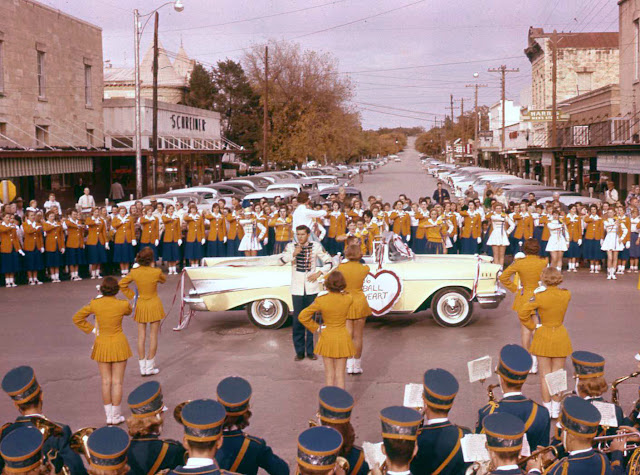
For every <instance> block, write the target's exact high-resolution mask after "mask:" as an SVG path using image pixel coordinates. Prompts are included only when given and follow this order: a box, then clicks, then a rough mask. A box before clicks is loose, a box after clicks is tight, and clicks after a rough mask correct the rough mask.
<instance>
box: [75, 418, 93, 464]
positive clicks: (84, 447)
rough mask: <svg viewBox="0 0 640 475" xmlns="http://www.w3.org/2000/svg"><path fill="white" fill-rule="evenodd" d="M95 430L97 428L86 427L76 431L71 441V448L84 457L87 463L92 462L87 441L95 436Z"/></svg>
mask: <svg viewBox="0 0 640 475" xmlns="http://www.w3.org/2000/svg"><path fill="white" fill-rule="evenodd" d="M95 430H96V428H95V427H84V428H82V429H80V430H77V431H75V432H74V433H73V434H72V435H71V438H70V439H69V448H70V449H71V450H73V451H74V452H75V453H77V454H80V455H82V456H84V458H85V459H86V461H87V462H90V461H91V456H90V454H89V445H88V444H87V441H88V440H89V436H90V435H91V434H93V432H94V431H95Z"/></svg>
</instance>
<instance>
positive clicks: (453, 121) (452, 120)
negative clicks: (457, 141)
mask: <svg viewBox="0 0 640 475" xmlns="http://www.w3.org/2000/svg"><path fill="white" fill-rule="evenodd" d="M454 123H455V119H454V118H453V94H451V128H452V129H453V124H454Z"/></svg>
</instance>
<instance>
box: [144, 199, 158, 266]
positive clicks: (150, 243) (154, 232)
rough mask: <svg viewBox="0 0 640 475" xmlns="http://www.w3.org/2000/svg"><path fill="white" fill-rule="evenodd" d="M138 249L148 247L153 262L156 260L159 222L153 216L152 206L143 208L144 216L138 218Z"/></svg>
mask: <svg viewBox="0 0 640 475" xmlns="http://www.w3.org/2000/svg"><path fill="white" fill-rule="evenodd" d="M140 226H141V227H142V230H141V232H140V249H141V250H142V249H144V248H145V247H150V248H151V250H152V251H153V260H154V261H157V260H158V246H160V220H159V219H158V218H157V217H156V216H154V214H153V206H151V205H147V206H146V207H145V208H144V215H143V216H141V217H140Z"/></svg>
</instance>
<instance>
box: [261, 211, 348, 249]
mask: <svg viewBox="0 0 640 475" xmlns="http://www.w3.org/2000/svg"><path fill="white" fill-rule="evenodd" d="M292 222H293V220H292V218H291V216H289V215H288V213H287V207H286V206H281V207H280V208H279V209H278V215H277V216H274V217H273V218H271V221H269V227H270V228H273V229H274V230H275V241H276V242H275V244H274V246H273V253H274V254H280V253H282V252H284V248H285V247H286V246H287V244H289V242H291V237H292V235H293V231H292V229H291V223H292ZM334 241H335V239H334Z"/></svg>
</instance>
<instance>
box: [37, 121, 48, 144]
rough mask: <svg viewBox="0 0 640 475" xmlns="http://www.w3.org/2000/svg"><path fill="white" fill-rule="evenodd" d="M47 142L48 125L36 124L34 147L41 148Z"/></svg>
mask: <svg viewBox="0 0 640 475" xmlns="http://www.w3.org/2000/svg"><path fill="white" fill-rule="evenodd" d="M48 143H49V126H48V125H36V147H38V148H43V147H45V146H46V145H48Z"/></svg>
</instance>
